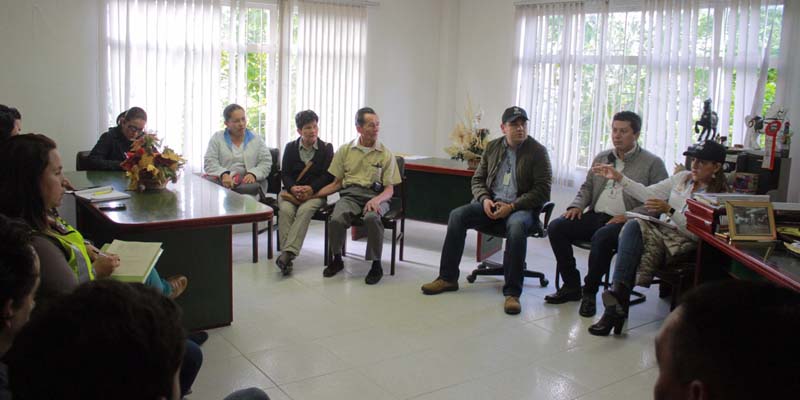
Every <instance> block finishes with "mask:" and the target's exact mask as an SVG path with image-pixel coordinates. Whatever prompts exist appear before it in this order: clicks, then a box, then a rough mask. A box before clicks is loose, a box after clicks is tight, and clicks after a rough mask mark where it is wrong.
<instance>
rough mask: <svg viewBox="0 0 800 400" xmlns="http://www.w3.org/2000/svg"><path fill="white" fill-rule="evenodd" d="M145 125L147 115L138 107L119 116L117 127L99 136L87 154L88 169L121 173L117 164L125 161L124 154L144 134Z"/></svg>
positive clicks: (120, 168)
mask: <svg viewBox="0 0 800 400" xmlns="http://www.w3.org/2000/svg"><path fill="white" fill-rule="evenodd" d="M145 125H147V113H146V112H145V111H144V110H143V109H141V108H139V107H131V108H130V109H129V110H128V111H125V112H124V113H122V114H120V116H118V117H117V126H115V127H113V128H109V129H108V132H105V133H103V134H102V135H100V139H97V143H96V144H95V145H94V148H92V151H91V152H90V153H89V158H88V160H87V163H88V166H89V169H92V170H106V171H122V167H121V166H120V165H119V164H120V163H121V162H123V161H125V158H126V153H127V152H129V151H130V150H131V144H132V143H133V141H134V140H136V138H137V137H139V135H141V134H142V132H144V128H145Z"/></svg>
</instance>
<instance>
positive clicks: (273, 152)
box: [253, 147, 281, 263]
mask: <svg viewBox="0 0 800 400" xmlns="http://www.w3.org/2000/svg"><path fill="white" fill-rule="evenodd" d="M269 154H270V156H272V168H270V170H269V175H267V193H271V194H274V195H276V196H277V195H278V193H280V192H281V154H280V150H278V149H276V148H272V147H270V148H269ZM258 201H260V202H261V203H263V204H266V205H268V206H270V207H271V208H272V211H273V216H272V218H270V220H269V221H267V227H266V228H265V229H262V230H260V231H259V230H258V222H253V262H254V263H255V262H258V235H259V234H261V233H263V232H264V231H267V259H269V260H271V259H272V256H273V254H272V231H273V226H274V223H273V220H274V219H275V216H276V215H277V214H278V201H277V197H269V196H267V194H266V193H264V192H263V191H262V190H261V188H259V189H258Z"/></svg>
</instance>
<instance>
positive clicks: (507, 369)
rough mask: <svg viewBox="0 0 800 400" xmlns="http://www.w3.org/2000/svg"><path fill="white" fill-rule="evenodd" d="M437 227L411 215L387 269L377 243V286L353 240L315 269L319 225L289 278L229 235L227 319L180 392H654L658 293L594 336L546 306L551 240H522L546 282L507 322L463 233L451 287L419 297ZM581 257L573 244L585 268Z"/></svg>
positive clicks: (520, 395) (328, 395) (341, 395)
mask: <svg viewBox="0 0 800 400" xmlns="http://www.w3.org/2000/svg"><path fill="white" fill-rule="evenodd" d="M445 228H446V227H444V226H440V225H432V224H425V223H420V222H414V221H409V222H408V224H407V227H406V231H407V234H408V238H407V240H406V248H405V258H406V261H404V262H398V264H397V274H396V275H395V276H389V275H388V261H386V260H387V259H388V257H389V255H390V244H389V243H387V244H386V245H385V247H384V253H385V254H384V260H385V261H384V269H385V270H386V271H387V275H386V276H384V279H383V280H382V281H381V282H380V283H379V284H377V285H375V286H367V285H365V284H364V276H365V275H366V273H367V270H368V269H369V265H368V263H366V262H365V261H363V259H361V258H360V257H362V256H363V252H364V246H365V245H364V243H363V242H361V241H359V242H351V243H350V244H349V245H348V250H349V251H350V254H351V256H350V257H347V258H346V259H345V270H346V273H340V274H339V275H337V276H335V277H333V278H327V279H326V278H323V277H322V266H321V258H322V256H321V250H320V249H322V225H321V224H316V223H315V224H312V226H311V229H310V231H309V235H308V239H307V241H306V249H307V250H304V253H303V254H301V255H300V257H298V258H297V259H296V260H295V262H294V263H295V268H294V274H293V275H292V276H291V277H288V278H284V277H282V276H281V275H280V273H279V272H278V270H277V268H276V267H275V265H274V262H273V260H267V259H266V249H264V248H263V247H265V246H263V247H262V249H263V251H262V254H261V259H260V261H259V262H258V263H257V264H252V263H250V262H249V258H250V245H251V243H250V236H249V234H248V233H239V234H236V235H235V238H234V251H235V252H236V254H235V255H234V322H233V324H232V325H231V326H229V327H225V328H220V329H215V330H213V331H210V334H211V337H210V339H209V341H208V342H207V343H206V344H205V345H204V346H203V351H204V354H205V361H204V364H203V368H202V370H201V371H200V376H199V377H198V379H197V382H196V383H195V385H194V393H192V394H191V395H190V396H189V399H191V400H201V399H221V398H222V397H224V395H225V394H227V393H229V392H231V391H233V390H235V389H238V388H244V387H248V386H257V387H260V388H263V389H265V390H266V391H267V393H268V394H269V396H270V398H272V399H273V400H281V399H294V400H311V399H348V400H352V399H411V398H414V399H429V400H432V399H458V400H465V399H491V398H495V399H578V398H579V399H619V398H622V399H625V400H636V399H649V398H652V386H653V383H654V382H655V379H656V377H657V375H658V371H657V367H656V361H655V355H654V350H653V338H654V337H655V334H656V333H657V331H658V328H659V326H660V324H661V321H662V320H663V319H664V317H665V316H666V314H667V313H668V311H669V304H668V302H667V301H665V300H661V299H659V298H658V293H657V290H645V293H646V294H647V295H648V300H647V302H645V303H644V304H642V305H637V306H634V307H633V308H632V310H631V319H630V321H629V327H628V329H629V330H628V331H627V332H626V334H624V335H622V336H621V337H608V338H599V337H594V336H591V335H589V334H588V333H587V332H586V328H587V327H588V326H589V325H590V324H591V323H592V320H591V319H587V318H581V317H580V316H578V311H577V308H578V303H576V302H575V303H569V304H565V305H560V306H552V305H548V304H545V303H544V300H543V297H544V296H545V295H546V294H548V293H550V292H552V291H554V288H553V285H554V279H553V278H554V277H553V272H554V270H555V266H554V260H553V256H552V252H551V250H550V248H549V244H548V242H547V240H541V239H529V240H528V254H527V262H528V265H529V266H531V267H534V269H540V270H543V271H544V272H545V273H546V274H547V275H548V277H549V278H550V280H551V283H550V287H547V288H540V287H539V286H538V280H530V281H526V283H525V292H524V294H523V296H522V299H521V300H522V306H523V309H522V313H521V314H520V315H517V316H508V315H506V314H504V313H503V309H502V305H503V296H502V293H501V286H502V277H497V278H493V277H481V278H479V279H478V281H477V282H476V283H475V284H468V283H466V281H465V280H464V278H463V277H464V276H466V275H465V274H466V273H468V271H470V270H471V269H472V268H473V267H474V266H475V264H476V263H475V262H474V255H475V236H474V233H470V235H469V236H468V237H467V248H466V250H465V257H464V259H463V262H462V267H461V268H462V279H461V282H460V285H461V289H460V290H459V291H457V292H452V293H445V294H442V295H438V296H425V295H423V294H422V293H421V292H420V289H419V287H420V285H422V284H423V283H425V282H427V281H430V280H432V279H433V278H434V277H435V276H436V273H437V270H438V261H439V252H440V250H441V245H442V242H443V240H444V233H445ZM261 239H262V244H265V243H266V237H262V238H261ZM586 256H587V253H586V252H585V251H583V250H580V249H577V250H576V257H577V258H578V263H579V265H581V266H582V268H583V269H584V272H585V260H586ZM189 290H191V284H190V286H189ZM598 300H599V296H598ZM600 308H601V310H600V311H601V312H602V306H600Z"/></svg>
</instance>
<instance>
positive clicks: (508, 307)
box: [503, 296, 522, 315]
mask: <svg viewBox="0 0 800 400" xmlns="http://www.w3.org/2000/svg"><path fill="white" fill-rule="evenodd" d="M503 309H504V310H505V311H506V314H509V315H516V314H519V312H520V311H522V305H521V304H519V297H517V296H506V302H505V303H504V304H503Z"/></svg>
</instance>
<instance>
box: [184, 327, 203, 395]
mask: <svg viewBox="0 0 800 400" xmlns="http://www.w3.org/2000/svg"><path fill="white" fill-rule="evenodd" d="M184 343H185V347H184V352H183V363H181V371H180V373H179V374H178V381H179V382H180V386H181V398H183V397H184V396H186V394H187V393H189V389H191V388H192V384H193V383H194V380H195V378H197V374H198V373H200V367H201V366H202V365H203V350H201V349H200V346H198V345H197V344H195V342H193V341H191V340H188V339H187V340H186V341H185V342H184Z"/></svg>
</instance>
